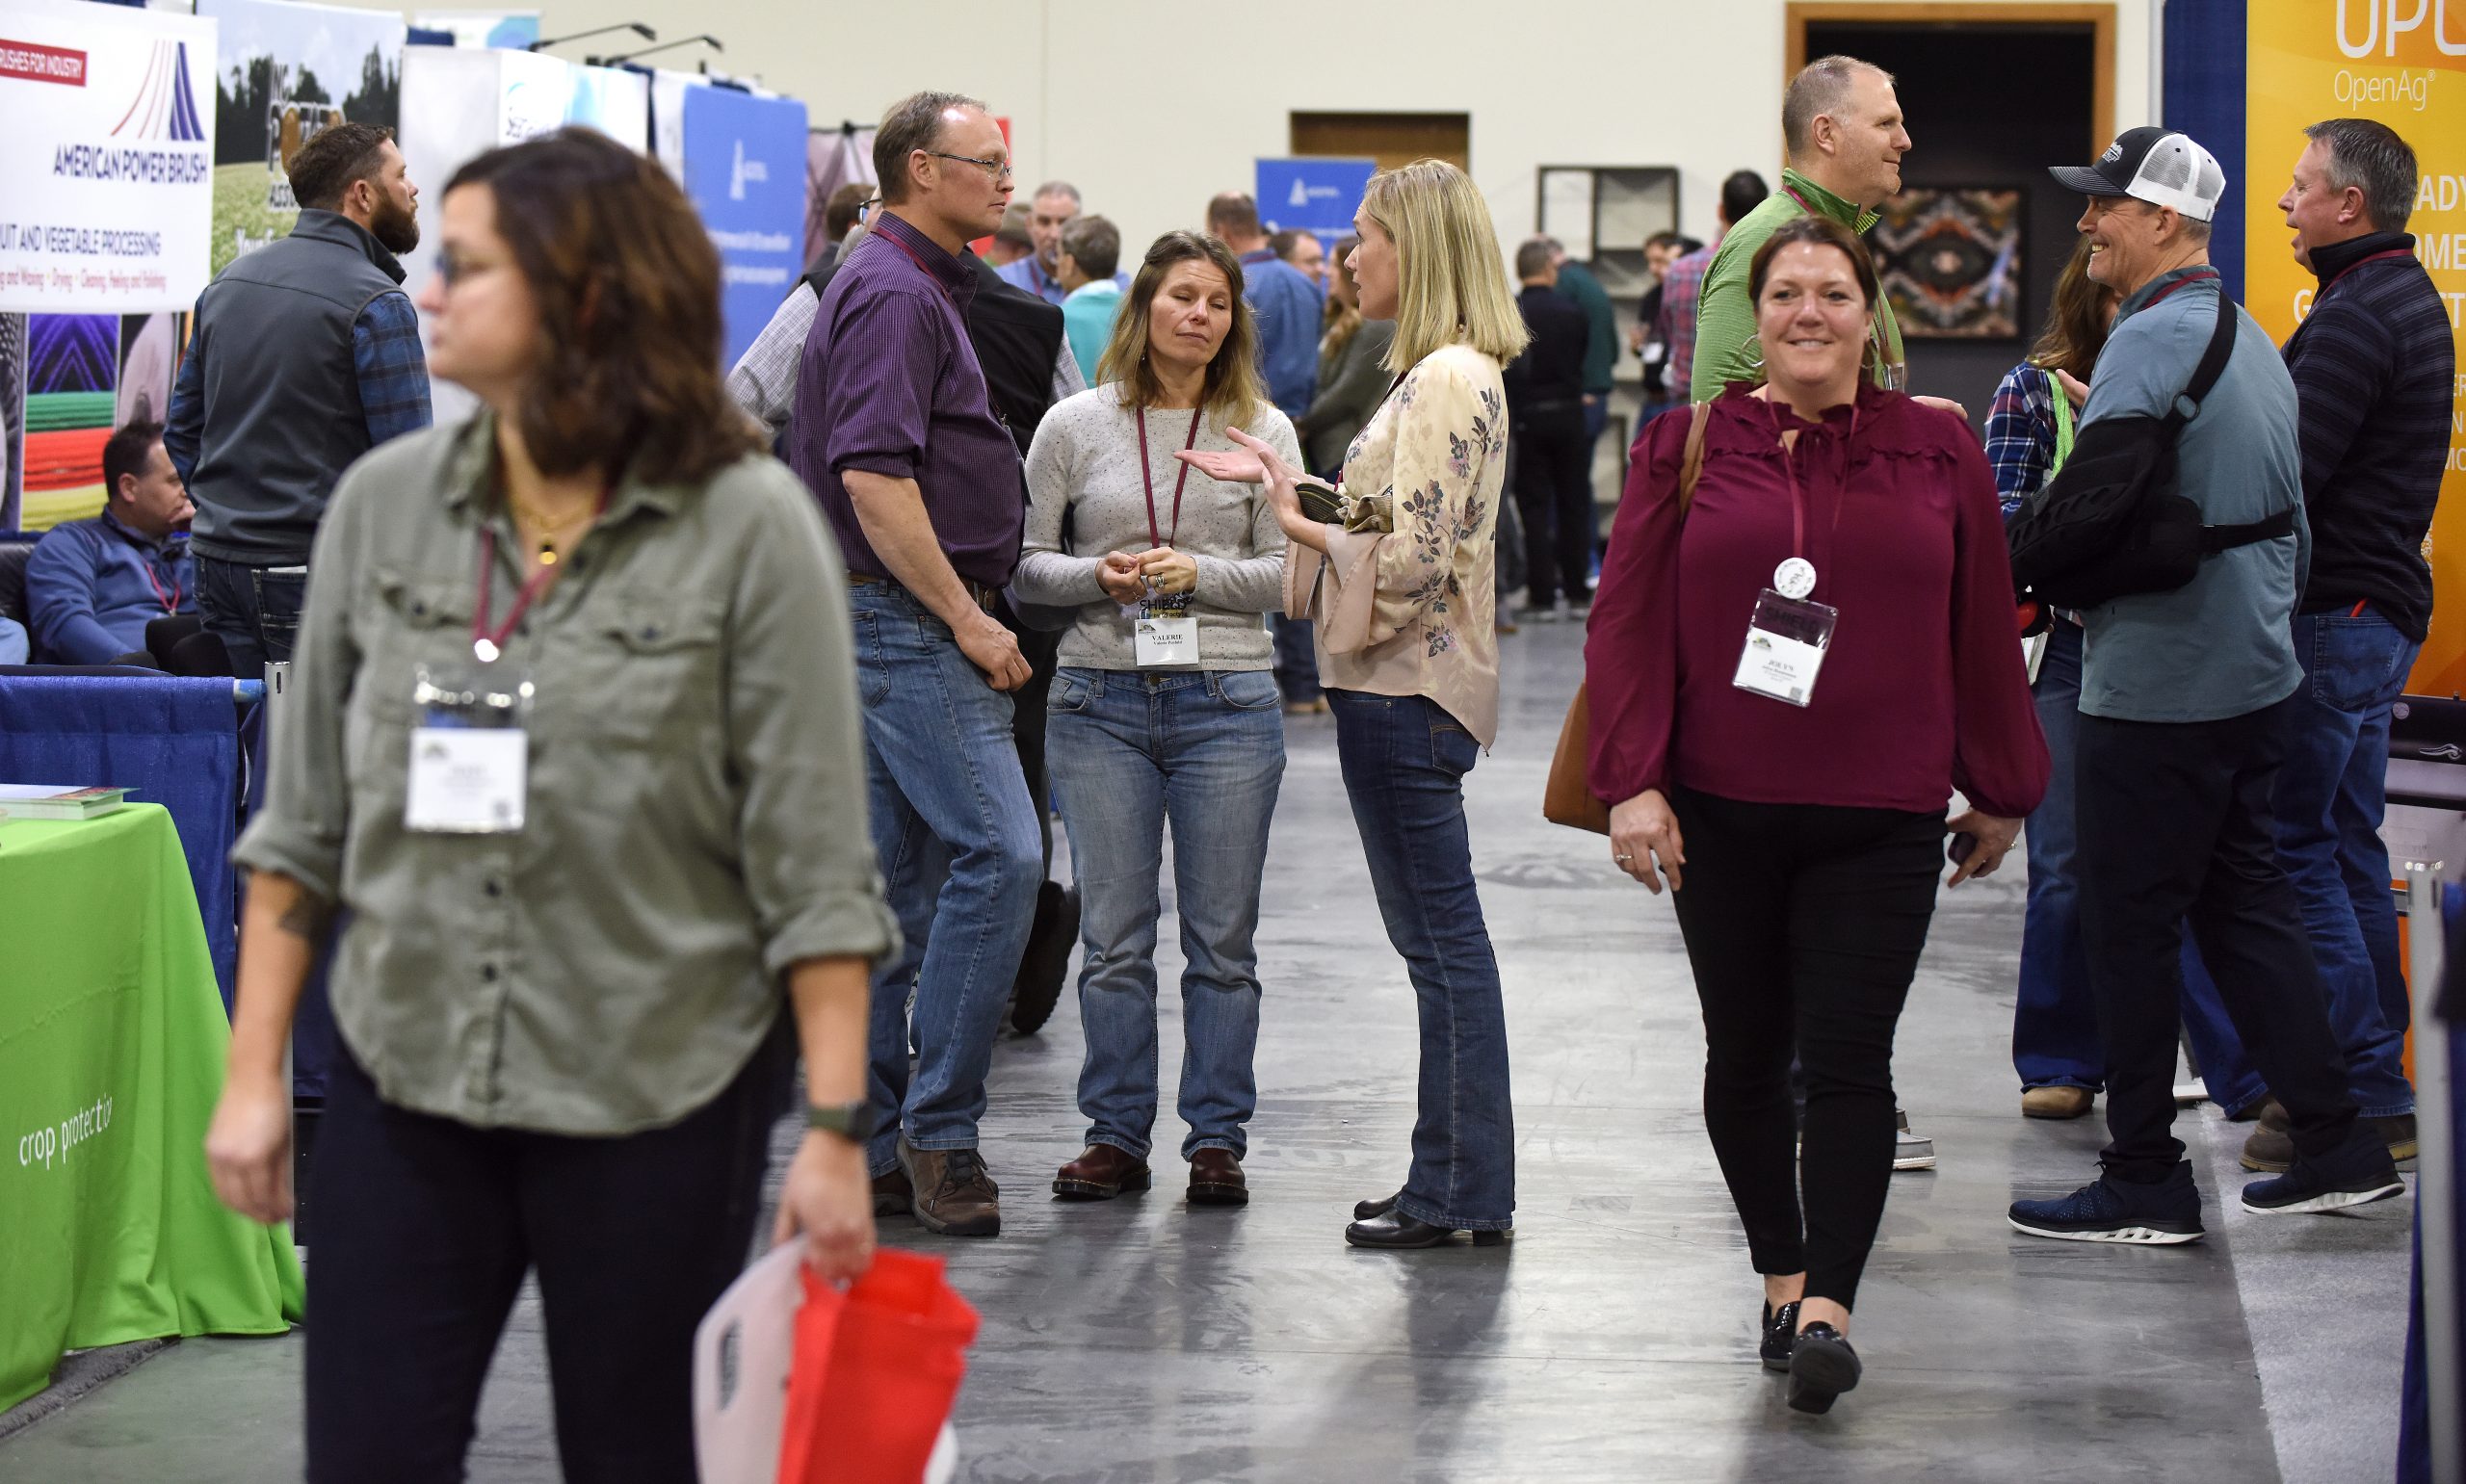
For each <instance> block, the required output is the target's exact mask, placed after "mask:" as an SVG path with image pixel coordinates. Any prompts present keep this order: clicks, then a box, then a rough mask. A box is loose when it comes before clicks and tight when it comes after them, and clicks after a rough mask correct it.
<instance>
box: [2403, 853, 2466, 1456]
mask: <svg viewBox="0 0 2466 1484" xmlns="http://www.w3.org/2000/svg"><path fill="white" fill-rule="evenodd" d="M2405 909H2406V919H2407V934H2406V937H2407V952H2406V959H2407V963H2406V969H2407V977H2408V979H2409V980H2411V981H2412V986H2413V990H2414V1001H2415V1004H2414V1028H2415V1114H2416V1116H2415V1128H2416V1136H2417V1140H2418V1148H2419V1151H2420V1154H2419V1157H2418V1158H2417V1159H2416V1161H2415V1169H2416V1174H2415V1210H2416V1213H2417V1217H2418V1219H2419V1220H2420V1222H2421V1224H2422V1231H2423V1305H2424V1309H2423V1317H2424V1362H2425V1365H2424V1373H2425V1381H2426V1383H2427V1391H2428V1393H2429V1394H2430V1398H2431V1407H2430V1420H2431V1476H2432V1478H2433V1479H2434V1480H2435V1481H2436V1484H2466V1437H2461V1431H2460V1429H2461V1419H2460V1418H2459V1417H2458V1409H2457V1407H2456V1405H2455V1402H2456V1399H2457V1395H2458V1387H2459V1383H2460V1381H2461V1379H2466V1377H2462V1376H2461V1367H2460V1356H2459V1350H2458V1345H2459V1341H2460V1339H2461V1337H2460V1335H2459V1333H2458V1322H2457V1237H2458V1232H2457V1156H2458V1150H2457V1148H2456V1141H2455V1139H2454V1137H2453V1132H2454V1125H2453V1123H2452V1122H2451V1119H2450V1107H2451V1102H2450V1100H2451V1098H2452V1097H2453V1096H2454V1094H2455V1089H2454V1086H2453V1080H2452V1078H2451V1076H2450V1070H2451V1068H2450V1050H2449V1027H2448V1025H2447V1024H2446V1023H2445V1022H2443V1021H2442V1020H2441V1019H2440V1018H2439V1017H2438V1016H2436V1015H2434V1014H2433V1013H2432V1005H2433V1003H2434V1002H2435V1001H2437V1000H2438V999H2439V996H2440V978H2441V973H2442V969H2443V960H2444V959H2445V957H2446V956H2447V955H2446V946H2447V943H2448V932H2447V930H2446V924H2445V923H2444V922H2443V917H2442V913H2441V867H2440V865H2439V864H2438V863H2437V862H2433V863H2426V862H2422V861H2408V862H2407V863H2406V899H2405Z"/></svg>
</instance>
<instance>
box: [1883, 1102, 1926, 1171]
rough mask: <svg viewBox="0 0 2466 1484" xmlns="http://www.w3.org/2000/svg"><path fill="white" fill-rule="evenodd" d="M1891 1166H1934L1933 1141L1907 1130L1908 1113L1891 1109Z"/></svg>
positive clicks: (1902, 1168)
mask: <svg viewBox="0 0 2466 1484" xmlns="http://www.w3.org/2000/svg"><path fill="white" fill-rule="evenodd" d="M1892 1119H1893V1128H1894V1130H1895V1131H1896V1132H1895V1133H1894V1134H1893V1144H1892V1167H1893V1168H1894V1169H1896V1170H1931V1169H1933V1168H1934V1167H1935V1141H1934V1140H1933V1139H1930V1138H1921V1137H1920V1136H1919V1135H1917V1134H1915V1133H1910V1132H1909V1115H1908V1114H1907V1113H1904V1112H1902V1110H1901V1109H1899V1108H1895V1109H1893V1115H1892Z"/></svg>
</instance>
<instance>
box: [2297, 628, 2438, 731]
mask: <svg viewBox="0 0 2466 1484" xmlns="http://www.w3.org/2000/svg"><path fill="white" fill-rule="evenodd" d="M2308 616H2309V617H2310V620H2311V624H2312V645H2311V649H2312V652H2311V653H2310V654H2309V655H2308V656H2306V657H2305V666H2304V667H2305V668H2306V669H2308V670H2310V671H2311V683H2312V698H2313V699H2314V700H2315V701H2317V702H2319V703H2320V704H2321V705H2322V706H2327V707H2331V708H2333V709H2335V710H2338V711H2343V712H2350V713H2352V712H2367V711H2372V710H2374V709H2376V708H2378V707H2382V706H2386V705H2388V704H2389V703H2390V702H2392V701H2394V700H2396V699H2397V698H2398V695H2399V693H2400V691H2402V690H2405V688H2406V672H2407V671H2408V670H2409V669H2411V668H2413V666H2414V656H2415V650H2416V648H2417V646H2416V644H2415V641H2414V640H2412V639H2410V638H2406V636H2404V635H2403V634H2400V633H2399V632H2398V629H2397V627H2396V625H2394V624H2391V623H2390V622H2389V621H2388V620H2386V619H2383V618H2379V617H2369V618H2364V617H2357V618H2347V617H2342V616H2333V615H2329V614H2313V615H2308Z"/></svg>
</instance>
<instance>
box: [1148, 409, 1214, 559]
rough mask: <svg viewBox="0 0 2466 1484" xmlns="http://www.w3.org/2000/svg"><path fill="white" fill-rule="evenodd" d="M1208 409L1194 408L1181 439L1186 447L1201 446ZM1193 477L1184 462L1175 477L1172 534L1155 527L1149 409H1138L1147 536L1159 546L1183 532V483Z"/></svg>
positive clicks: (1154, 495)
mask: <svg viewBox="0 0 2466 1484" xmlns="http://www.w3.org/2000/svg"><path fill="white" fill-rule="evenodd" d="M1206 411H1207V409H1206V408H1205V407H1195V408H1193V409H1192V411H1191V435H1190V436H1189V437H1188V438H1185V439H1183V440H1182V447H1183V448H1184V449H1194V448H1196V447H1198V420H1199V418H1200V416H1201V415H1202V414H1204V413H1205V412H1206ZM1190 480H1191V466H1190V465H1189V464H1188V463H1187V462H1185V463H1183V464H1182V472H1181V474H1180V475H1179V476H1178V477H1176V478H1175V479H1174V481H1173V529H1172V532H1171V534H1158V533H1157V530H1156V476H1155V475H1154V474H1153V473H1152V472H1150V471H1149V469H1148V467H1147V409H1146V408H1145V407H1141V408H1140V409H1139V482H1141V484H1144V485H1146V486H1147V539H1148V540H1150V541H1153V542H1154V543H1155V544H1157V545H1158V546H1170V545H1172V544H1173V537H1174V536H1177V535H1180V534H1182V486H1183V485H1185V484H1187V483H1189V482H1190Z"/></svg>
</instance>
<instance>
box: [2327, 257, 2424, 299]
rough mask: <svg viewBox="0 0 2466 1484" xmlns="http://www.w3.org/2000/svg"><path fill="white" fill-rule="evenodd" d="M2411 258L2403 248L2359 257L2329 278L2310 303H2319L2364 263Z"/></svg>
mask: <svg viewBox="0 0 2466 1484" xmlns="http://www.w3.org/2000/svg"><path fill="white" fill-rule="evenodd" d="M2413 256H2414V254H2413V253H2412V252H2410V251H2408V250H2407V249H2405V248H2403V247H2388V248H2384V249H2382V250H2381V251H2378V252H2374V253H2373V254H2371V255H2370V256H2368V257H2359V258H2357V259H2355V260H2354V261H2353V262H2351V263H2348V265H2347V266H2346V267H2344V268H2341V269H2339V270H2338V273H2337V276H2336V277H2334V278H2331V279H2330V280H2329V281H2328V282H2326V283H2324V284H2322V285H2321V293H2320V294H2315V295H2313V296H2312V302H2314V303H2316V304H2317V303H2319V302H2320V301H2321V295H2322V294H2326V293H2328V292H2329V291H2330V290H2331V289H2334V288H2336V287H2337V286H2338V284H2339V282H2340V280H2342V279H2344V278H2345V277H2346V275H2347V274H2348V273H2353V272H2354V271H2355V270H2356V269H2358V268H2361V267H2362V266H2363V265H2364V264H2366V263H2377V262H2380V261H2381V260H2382V259H2384V258H2410V257H2413Z"/></svg>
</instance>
